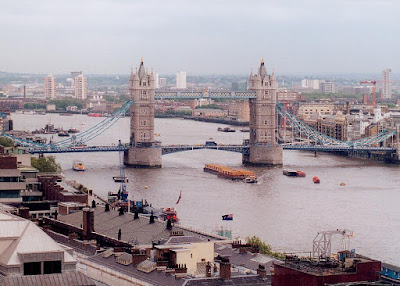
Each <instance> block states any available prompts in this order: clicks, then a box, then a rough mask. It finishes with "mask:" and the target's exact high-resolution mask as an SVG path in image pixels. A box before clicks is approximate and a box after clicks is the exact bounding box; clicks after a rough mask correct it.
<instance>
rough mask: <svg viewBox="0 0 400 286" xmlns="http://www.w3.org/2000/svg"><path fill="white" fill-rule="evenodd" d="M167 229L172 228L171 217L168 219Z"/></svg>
mask: <svg viewBox="0 0 400 286" xmlns="http://www.w3.org/2000/svg"><path fill="white" fill-rule="evenodd" d="M167 229H168V230H171V229H172V221H171V220H170V219H169V220H167Z"/></svg>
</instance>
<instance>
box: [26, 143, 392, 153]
mask: <svg viewBox="0 0 400 286" xmlns="http://www.w3.org/2000/svg"><path fill="white" fill-rule="evenodd" d="M282 147H283V149H284V150H303V151H321V152H346V151H351V152H352V151H360V152H372V151H377V152H378V151H379V152H385V153H393V152H396V148H392V147H350V146H345V145H327V146H324V145H283V146H282ZM128 148H129V147H128V146H126V145H123V146H118V145H117V146H88V147H84V148H77V147H75V148H74V147H71V148H31V149H28V150H29V152H30V153H32V154H35V153H36V154H52V153H79V152H118V151H124V150H128ZM154 148H162V154H163V155H166V154H171V153H176V152H183V151H190V150H199V149H212V150H223V151H230V152H237V153H245V154H246V153H248V150H249V146H248V145H217V146H208V145H204V144H198V145H165V146H156V147H154Z"/></svg>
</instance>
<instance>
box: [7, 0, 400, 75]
mask: <svg viewBox="0 0 400 286" xmlns="http://www.w3.org/2000/svg"><path fill="white" fill-rule="evenodd" d="M36 3H37V2H36ZM21 7H23V8H21ZM77 7H79V11H78V12H77V10H76V8H77ZM396 7H397V8H400V4H399V3H397V2H395V1H379V2H374V1H362V2H361V1H326V2H324V3H319V2H318V1H311V0H310V1H301V3H298V2H295V1H285V2H283V3H276V2H272V1H267V2H265V1H254V2H252V3H251V4H243V3H242V2H239V1H230V2H226V1H218V2H215V3H214V2H211V1H210V2H209V1H205V2H203V1H202V2H198V3H197V2H195V3H191V4H189V3H187V2H184V1H169V2H156V1H145V2H133V3H132V2H129V1H122V0H121V1H116V2H115V1H101V2H94V1H87V2H82V3H81V2H74V1H72V2H68V3H57V4H55V3H53V2H51V1H40V2H39V3H38V4H36V5H35V4H33V3H31V2H29V1H26V2H25V3H23V5H21V3H18V4H15V3H6V4H4V5H3V8H2V10H1V11H0V23H1V24H2V25H3V27H7V29H4V31H3V41H2V42H3V44H2V46H1V47H0V55H1V56H0V62H1V65H0V70H1V71H6V72H22V73H52V74H59V73H67V72H68V71H70V70H75V69H80V70H84V71H85V73H94V74H124V73H127V72H126V71H129V69H130V68H131V67H132V66H136V65H137V62H138V61H139V59H140V57H142V56H143V58H144V60H145V61H146V65H147V67H148V68H150V69H151V68H153V69H154V70H156V71H158V72H160V74H173V73H175V72H176V71H179V70H184V71H186V72H187V73H188V74H238V73H249V72H250V70H251V69H252V68H253V70H255V68H256V67H257V65H258V63H259V61H260V58H262V57H264V58H265V62H266V64H267V65H268V67H269V69H272V68H274V69H275V72H276V73H277V74H284V73H338V72H343V73H379V72H380V71H381V70H382V69H384V68H391V69H392V70H393V71H396V70H400V67H399V64H398V63H397V62H395V61H394V59H395V47H396V46H398V44H399V43H398V41H399V40H397V39H396V38H395V37H392V36H391V35H395V33H396V31H398V29H399V28H400V23H398V21H396V14H395V11H396V10H398V9H396ZM327 11H328V12H327ZM382 31H384V33H382ZM27 43H29V50H28V52H27Z"/></svg>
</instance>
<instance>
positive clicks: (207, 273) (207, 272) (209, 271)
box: [206, 261, 211, 277]
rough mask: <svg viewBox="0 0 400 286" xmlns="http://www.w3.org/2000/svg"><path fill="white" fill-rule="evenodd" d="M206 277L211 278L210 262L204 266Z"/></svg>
mask: <svg viewBox="0 0 400 286" xmlns="http://www.w3.org/2000/svg"><path fill="white" fill-rule="evenodd" d="M206 277H211V264H210V261H208V262H207V264H206Z"/></svg>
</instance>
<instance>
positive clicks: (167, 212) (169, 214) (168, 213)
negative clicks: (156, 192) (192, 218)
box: [160, 208, 179, 222]
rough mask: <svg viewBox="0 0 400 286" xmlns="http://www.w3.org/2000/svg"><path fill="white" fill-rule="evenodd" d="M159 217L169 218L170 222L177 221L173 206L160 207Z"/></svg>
mask: <svg viewBox="0 0 400 286" xmlns="http://www.w3.org/2000/svg"><path fill="white" fill-rule="evenodd" d="M160 218H161V219H163V220H169V219H170V220H171V221H172V222H177V221H178V220H179V219H178V215H177V212H176V210H175V209H174V208H162V209H161V215H160Z"/></svg>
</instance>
